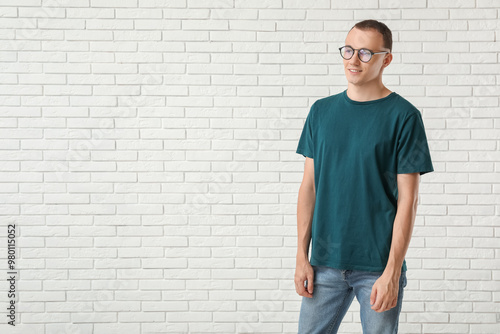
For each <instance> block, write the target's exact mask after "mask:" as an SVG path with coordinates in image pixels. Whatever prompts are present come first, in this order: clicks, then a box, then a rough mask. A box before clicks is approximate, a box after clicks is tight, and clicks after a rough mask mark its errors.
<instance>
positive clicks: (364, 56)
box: [358, 49, 372, 62]
mask: <svg viewBox="0 0 500 334" xmlns="http://www.w3.org/2000/svg"><path fill="white" fill-rule="evenodd" d="M358 52H359V57H360V59H361V61H364V62H367V61H369V60H370V59H371V57H372V53H371V52H370V51H369V50H366V49H361V50H359V51H358Z"/></svg>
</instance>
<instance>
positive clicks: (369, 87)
mask: <svg viewBox="0 0 500 334" xmlns="http://www.w3.org/2000/svg"><path fill="white" fill-rule="evenodd" d="M391 51H392V33H391V31H390V29H389V28H388V27H387V26H386V25H385V24H383V23H381V22H378V21H375V20H365V21H361V22H359V23H357V24H356V25H354V26H353V28H351V30H350V31H349V33H348V35H347V37H346V40H345V46H344V47H342V48H340V54H341V56H342V57H343V63H344V72H345V75H346V78H347V81H348V86H347V89H346V90H344V91H343V92H342V93H339V94H336V95H332V96H329V97H326V98H322V99H319V100H317V101H316V102H314V103H313V105H312V106H311V109H310V111H309V114H308V115H307V118H306V121H305V124H304V128H303V130H302V134H301V137H300V140H299V143H298V147H297V153H299V154H302V155H303V156H304V157H306V161H305V166H304V176H303V180H302V184H301V186H300V190H299V196H298V204H297V230H298V245H297V261H296V271H295V288H296V291H297V293H298V294H299V295H301V296H303V297H302V303H301V309H300V317H299V333H300V334H305V333H308V334H310V333H322V334H325V333H327V334H328V333H336V332H337V330H338V328H339V326H340V323H341V321H342V319H343V317H344V315H345V314H346V312H347V310H348V308H349V306H350V304H351V302H352V300H353V299H354V297H356V298H357V300H358V302H359V303H360V317H361V325H362V328H363V333H365V334H366V333H376V334H381V333H397V330H398V321H399V314H400V312H401V305H402V298H403V288H404V287H405V286H406V262H405V260H404V257H405V254H406V251H407V249H408V245H409V243H410V238H411V234H412V230H413V224H414V219H415V215H416V210H417V201H418V185H419V181H420V179H419V177H420V175H422V174H425V173H429V172H432V171H434V168H433V165H432V161H431V156H430V153H429V147H428V144H427V138H426V134H425V129H424V125H423V121H422V118H421V114H420V112H419V110H418V109H417V108H415V106H413V105H412V104H411V103H410V102H409V101H407V100H406V99H404V98H403V97H401V96H400V95H399V94H397V93H396V92H392V91H390V90H389V89H387V88H386V87H385V86H384V84H383V83H382V73H383V70H384V68H385V67H387V66H388V65H389V64H390V63H391V61H392V54H391ZM311 240H312V248H311V258H310V260H309V259H308V255H309V254H308V253H309V243H310V241H311Z"/></svg>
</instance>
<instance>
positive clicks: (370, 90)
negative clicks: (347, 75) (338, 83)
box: [347, 83, 392, 102]
mask: <svg viewBox="0 0 500 334" xmlns="http://www.w3.org/2000/svg"><path fill="white" fill-rule="evenodd" d="M391 93H392V91H390V90H389V89H388V88H387V87H385V86H384V85H383V84H382V83H380V85H376V86H372V87H364V86H356V85H352V84H351V83H349V85H348V86H347V96H349V98H350V99H351V100H354V101H359V102H364V101H372V100H378V99H381V98H383V97H386V96H387V95H389V94H391Z"/></svg>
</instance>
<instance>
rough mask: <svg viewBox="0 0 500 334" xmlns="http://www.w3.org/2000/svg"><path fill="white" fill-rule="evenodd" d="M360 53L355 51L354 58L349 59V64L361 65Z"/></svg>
mask: <svg viewBox="0 0 500 334" xmlns="http://www.w3.org/2000/svg"><path fill="white" fill-rule="evenodd" d="M358 52H359V51H358V50H354V53H353V54H352V57H351V59H349V63H351V64H359V62H360V61H361V60H359V53H358Z"/></svg>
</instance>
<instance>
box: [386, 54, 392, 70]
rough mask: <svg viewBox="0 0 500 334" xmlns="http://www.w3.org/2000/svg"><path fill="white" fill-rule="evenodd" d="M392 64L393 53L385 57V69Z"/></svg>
mask: <svg viewBox="0 0 500 334" xmlns="http://www.w3.org/2000/svg"><path fill="white" fill-rule="evenodd" d="M391 62H392V53H388V54H386V55H385V58H384V67H387V66H389V64H390V63H391Z"/></svg>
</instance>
